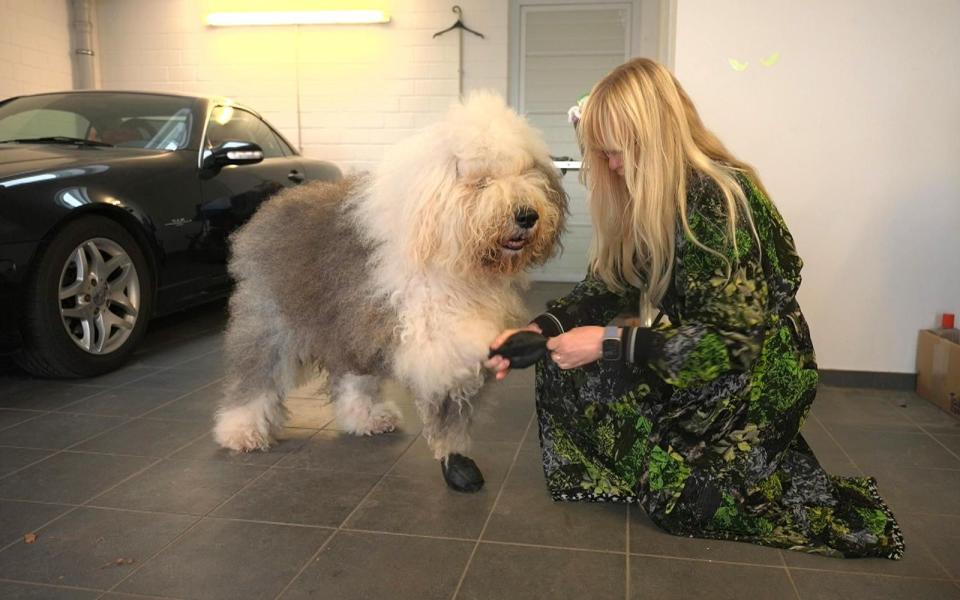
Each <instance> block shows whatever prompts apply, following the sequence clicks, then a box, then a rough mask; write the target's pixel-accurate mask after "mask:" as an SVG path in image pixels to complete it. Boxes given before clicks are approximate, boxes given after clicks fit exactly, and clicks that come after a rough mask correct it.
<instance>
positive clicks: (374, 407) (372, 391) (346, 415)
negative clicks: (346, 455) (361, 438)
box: [330, 373, 401, 435]
mask: <svg viewBox="0 0 960 600" xmlns="http://www.w3.org/2000/svg"><path fill="white" fill-rule="evenodd" d="M330 385H331V391H332V394H333V401H334V409H335V411H336V415H337V426H338V427H339V428H340V429H342V430H343V431H347V432H349V433H353V434H356V435H376V434H378V433H386V432H388V431H393V430H394V429H396V428H397V425H399V424H400V420H401V419H400V409H399V408H397V405H396V404H394V403H393V401H391V400H381V399H380V389H379V387H380V380H379V379H378V378H376V377H374V376H372V375H357V374H356V373H337V374H331V376H330Z"/></svg>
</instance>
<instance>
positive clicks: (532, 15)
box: [510, 0, 659, 281]
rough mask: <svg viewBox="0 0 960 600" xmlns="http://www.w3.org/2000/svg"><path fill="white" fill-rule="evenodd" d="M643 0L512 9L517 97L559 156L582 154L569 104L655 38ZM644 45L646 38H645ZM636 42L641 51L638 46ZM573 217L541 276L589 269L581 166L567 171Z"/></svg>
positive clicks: (569, 275)
mask: <svg viewBox="0 0 960 600" xmlns="http://www.w3.org/2000/svg"><path fill="white" fill-rule="evenodd" d="M640 4H641V1H640V0H626V1H622V2H584V1H579V2H577V1H571V0H566V1H565V0H559V1H558V0H514V2H513V5H512V9H513V10H512V14H511V33H512V36H511V37H512V47H513V48H514V52H513V56H512V57H511V67H512V68H511V82H510V83H511V92H512V93H511V100H512V102H513V103H514V106H515V107H516V109H517V110H518V111H519V112H520V113H521V114H524V115H526V117H527V119H528V120H529V121H530V122H531V123H532V124H533V126H534V127H536V128H538V129H539V130H540V131H542V132H543V134H544V137H545V139H546V141H547V143H548V144H549V146H550V153H551V154H552V155H553V156H554V157H563V156H566V157H571V158H572V159H573V160H575V161H579V160H580V159H581V156H580V150H579V148H578V145H577V140H576V133H575V132H574V129H573V126H572V125H570V123H569V122H568V121H567V110H568V109H569V108H570V107H571V106H573V105H574V104H575V103H576V101H577V99H578V98H580V97H581V96H583V95H584V94H586V93H588V92H589V91H590V88H591V87H593V84H595V83H596V82H597V81H599V80H600V79H601V78H602V77H603V76H604V75H606V74H607V73H608V72H610V70H611V69H613V68H614V67H616V66H617V65H619V64H622V63H624V62H626V61H627V60H628V59H629V58H630V57H631V56H634V55H636V54H639V51H640V50H641V43H640V40H639V39H638V38H640V37H641V35H643V36H644V37H645V38H646V37H649V34H648V33H647V32H648V31H652V32H653V37H656V33H657V31H659V24H658V23H654V24H652V25H653V27H652V28H649V27H641V23H640V21H641V17H643V18H645V19H648V18H658V17H657V16H656V15H657V14H658V13H655V12H653V13H651V12H649V9H648V13H644V14H643V15H641V7H640ZM643 45H644V46H647V45H648V43H647V41H646V40H644V44H643ZM634 49H636V51H634ZM563 183H564V187H565V188H566V190H567V193H568V194H569V196H570V218H569V220H568V223H567V232H566V234H564V237H563V246H564V250H563V253H562V254H561V255H559V256H557V257H556V258H554V259H553V260H552V261H550V262H549V263H548V264H546V265H544V267H543V268H541V269H539V270H538V271H537V272H535V273H534V274H533V278H534V279H536V280H540V281H579V280H581V279H582V278H583V276H584V274H585V273H586V267H587V253H588V250H589V247H590V238H591V235H592V227H591V225H590V213H589V210H588V208H587V195H586V189H585V188H584V186H583V185H582V184H581V183H580V181H579V172H578V171H568V172H567V174H566V175H565V176H564V178H563Z"/></svg>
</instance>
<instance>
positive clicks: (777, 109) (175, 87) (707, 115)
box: [0, 0, 960, 372]
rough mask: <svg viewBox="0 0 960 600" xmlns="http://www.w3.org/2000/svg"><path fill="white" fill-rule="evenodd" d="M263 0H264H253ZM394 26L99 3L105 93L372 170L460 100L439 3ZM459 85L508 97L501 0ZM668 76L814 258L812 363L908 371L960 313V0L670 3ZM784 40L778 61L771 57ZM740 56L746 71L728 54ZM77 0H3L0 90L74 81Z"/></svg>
mask: <svg viewBox="0 0 960 600" xmlns="http://www.w3.org/2000/svg"><path fill="white" fill-rule="evenodd" d="M251 1H252V0H251ZM372 2H381V3H382V4H385V5H386V7H387V8H388V10H389V11H390V13H391V14H392V16H393V21H392V22H391V23H390V24H389V25H371V26H363V27H346V28H343V27H340V28H330V27H324V28H303V29H301V31H300V40H299V56H298V44H297V32H296V30H295V29H294V28H268V29H253V28H247V29H208V28H206V27H205V26H204V25H203V23H202V17H203V16H204V15H205V14H206V13H207V12H209V11H210V10H214V9H217V10H230V9H240V8H243V6H242V5H243V4H244V0H230V1H227V0H222V1H221V0H165V1H164V2H156V1H152V0H97V2H96V5H97V11H96V12H97V16H98V19H97V28H98V40H99V48H98V57H99V67H100V77H101V81H102V87H103V88H114V89H145V90H163V91H183V92H190V93H218V94H224V95H229V96H233V97H235V98H237V99H238V100H240V101H244V102H248V103H249V104H251V105H252V106H254V107H255V108H257V109H259V110H260V111H262V112H263V113H264V114H265V115H266V116H267V117H268V118H269V119H270V120H271V121H273V122H274V123H275V124H276V125H277V126H279V127H280V129H281V130H282V131H283V132H284V134H285V135H287V136H288V137H289V138H290V139H291V140H292V141H293V142H294V143H297V142H298V139H299V138H298V135H297V130H298V127H297V119H296V114H297V110H296V102H297V78H298V73H299V81H300V86H299V87H300V94H299V98H300V104H301V115H300V116H301V118H300V129H301V131H302V142H303V149H304V151H305V153H306V154H307V155H309V156H315V157H319V158H325V159H329V160H333V161H335V162H337V163H339V164H341V165H342V166H344V167H345V168H351V167H358V168H366V167H369V166H371V165H372V164H374V163H375V162H376V160H377V159H378V158H379V156H380V154H381V152H382V151H383V149H384V148H385V147H386V146H387V145H389V144H390V143H392V142H393V141H395V140H396V139H398V138H400V137H403V136H405V135H407V134H408V133H410V132H411V131H412V130H413V129H414V128H417V127H419V126H421V125H424V124H426V123H429V122H431V121H433V120H435V119H436V118H438V117H439V116H440V114H441V113H442V112H443V110H444V109H445V107H446V106H447V104H448V103H449V102H450V101H451V100H453V99H454V97H455V96H456V70H457V56H456V38H455V36H453V35H447V36H444V37H443V38H440V39H438V40H434V39H432V38H431V36H432V34H433V33H434V32H435V31H437V30H439V29H442V28H444V27H446V26H448V25H449V24H451V23H452V22H453V21H454V19H455V16H454V15H453V14H452V13H451V12H450V7H451V3H450V2H448V1H447V0H392V1H390V0H370V2H368V4H369V3H372ZM458 3H459V4H460V6H462V7H463V10H464V15H465V21H466V22H467V23H468V24H469V25H470V26H471V27H473V28H474V29H477V30H479V31H481V32H483V33H484V34H486V36H487V39H486V40H481V39H478V38H474V37H472V36H469V35H465V36H464V71H465V73H464V76H465V77H464V81H465V84H464V88H465V89H466V90H469V89H474V88H480V87H488V88H493V89H495V90H497V91H499V92H501V93H503V94H506V92H507V87H508V86H507V80H508V63H509V57H508V26H507V25H508V14H509V2H508V1H507V0H459V2H458ZM674 13H675V18H676V31H675V35H674V39H675V42H676V47H675V48H674V49H673V51H674V56H675V58H674V61H675V71H676V73H677V76H678V78H679V79H680V81H681V82H682V83H683V84H684V86H685V87H686V88H687V90H688V91H689V92H690V94H691V96H692V97H693V99H694V101H695V102H696V103H697V105H698V107H699V108H700V111H701V113H702V115H703V117H704V120H705V121H706V123H707V124H708V126H709V127H711V128H712V129H714V130H715V131H716V132H717V133H718V134H719V135H720V136H721V138H722V139H724V140H725V141H726V142H727V143H728V145H729V146H730V147H731V149H732V150H733V151H734V152H735V153H736V154H737V155H738V156H740V157H741V158H743V159H745V160H747V161H748V162H752V163H753V164H754V165H756V166H757V167H758V169H759V171H760V173H761V175H762V177H763V178H764V181H765V183H766V184H767V187H768V188H769V189H770V191H771V193H772V195H773V196H774V199H775V201H776V202H777V203H778V205H779V206H780V208H781V210H782V212H783V213H784V215H785V217H786V219H787V221H788V223H789V224H790V227H791V229H792V230H793V232H794V235H795V237H796V239H797V242H798V246H799V249H800V252H801V255H802V256H803V257H804V260H805V261H806V268H805V270H804V285H803V287H802V288H801V292H800V299H801V302H802V305H803V308H804V312H805V313H806V314H807V317H808V319H809V321H810V324H811V328H812V330H813V335H814V342H815V344H816V346H817V352H818V356H819V359H820V364H821V366H822V367H824V368H829V369H853V370H867V371H893V372H912V371H913V370H914V356H915V346H916V336H917V330H918V329H921V328H924V327H929V326H931V325H932V324H933V319H934V315H935V314H937V313H939V312H942V311H945V310H947V311H950V310H952V311H954V312H960V168H958V166H957V165H958V164H960V135H958V133H960V36H958V35H956V32H957V31H960V2H957V1H956V0H922V1H918V2H902V1H901V0H847V1H845V2H832V1H828V0H806V1H805V2H794V1H790V0H736V1H735V0H676V6H675V11H674ZM774 52H779V53H780V60H779V62H777V63H776V64H775V65H773V66H771V67H766V66H763V65H762V64H761V61H762V60H763V59H765V58H768V57H769V56H771V55H772V54H773V53H774ZM731 58H733V59H736V60H738V61H740V62H741V63H744V62H745V63H747V65H748V66H747V68H746V69H745V70H743V71H735V70H733V69H732V68H731V67H730V65H729V64H728V59H731ZM71 84H72V82H71V78H70V55H69V23H68V17H67V2H66V0H43V1H40V0H34V1H30V2H26V1H23V2H21V1H15V0H0V96H4V97H5V96H9V95H11V94H17V93H30V92H37V91H43V90H49V89H69V88H70V87H71Z"/></svg>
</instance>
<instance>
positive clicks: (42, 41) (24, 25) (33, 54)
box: [0, 0, 73, 99]
mask: <svg viewBox="0 0 960 600" xmlns="http://www.w3.org/2000/svg"><path fill="white" fill-rule="evenodd" d="M67 8H68V7H67V0H29V1H26V0H0V99H3V98H9V97H10V96H16V95H19V94H33V93H37V92H48V91H53V90H69V89H72V88H73V80H72V67H71V65H70V26H69V18H68V12H67Z"/></svg>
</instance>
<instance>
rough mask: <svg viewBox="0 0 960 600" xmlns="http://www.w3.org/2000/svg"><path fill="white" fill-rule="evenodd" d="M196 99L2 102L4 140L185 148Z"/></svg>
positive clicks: (70, 97)
mask: <svg viewBox="0 0 960 600" xmlns="http://www.w3.org/2000/svg"><path fill="white" fill-rule="evenodd" d="M194 102H195V101H194V99H192V98H181V97H177V96H160V95H156V96H153V95H147V94H126V93H115V94H114V93H75V94H69V93H66V94H43V95H39V96H27V97H23V98H15V99H13V100H10V101H9V102H6V103H4V104H2V105H0V143H14V142H21V143H25V142H36V143H48V144H49V143H54V144H56V143H63V144H67V143H83V144H87V145H96V146H102V145H110V146H118V147H127V148H150V149H154V150H180V149H181V148H185V147H186V146H187V144H188V143H189V140H190V130H191V128H192V126H193V111H192V108H191V107H192V105H193V103H194Z"/></svg>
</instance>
